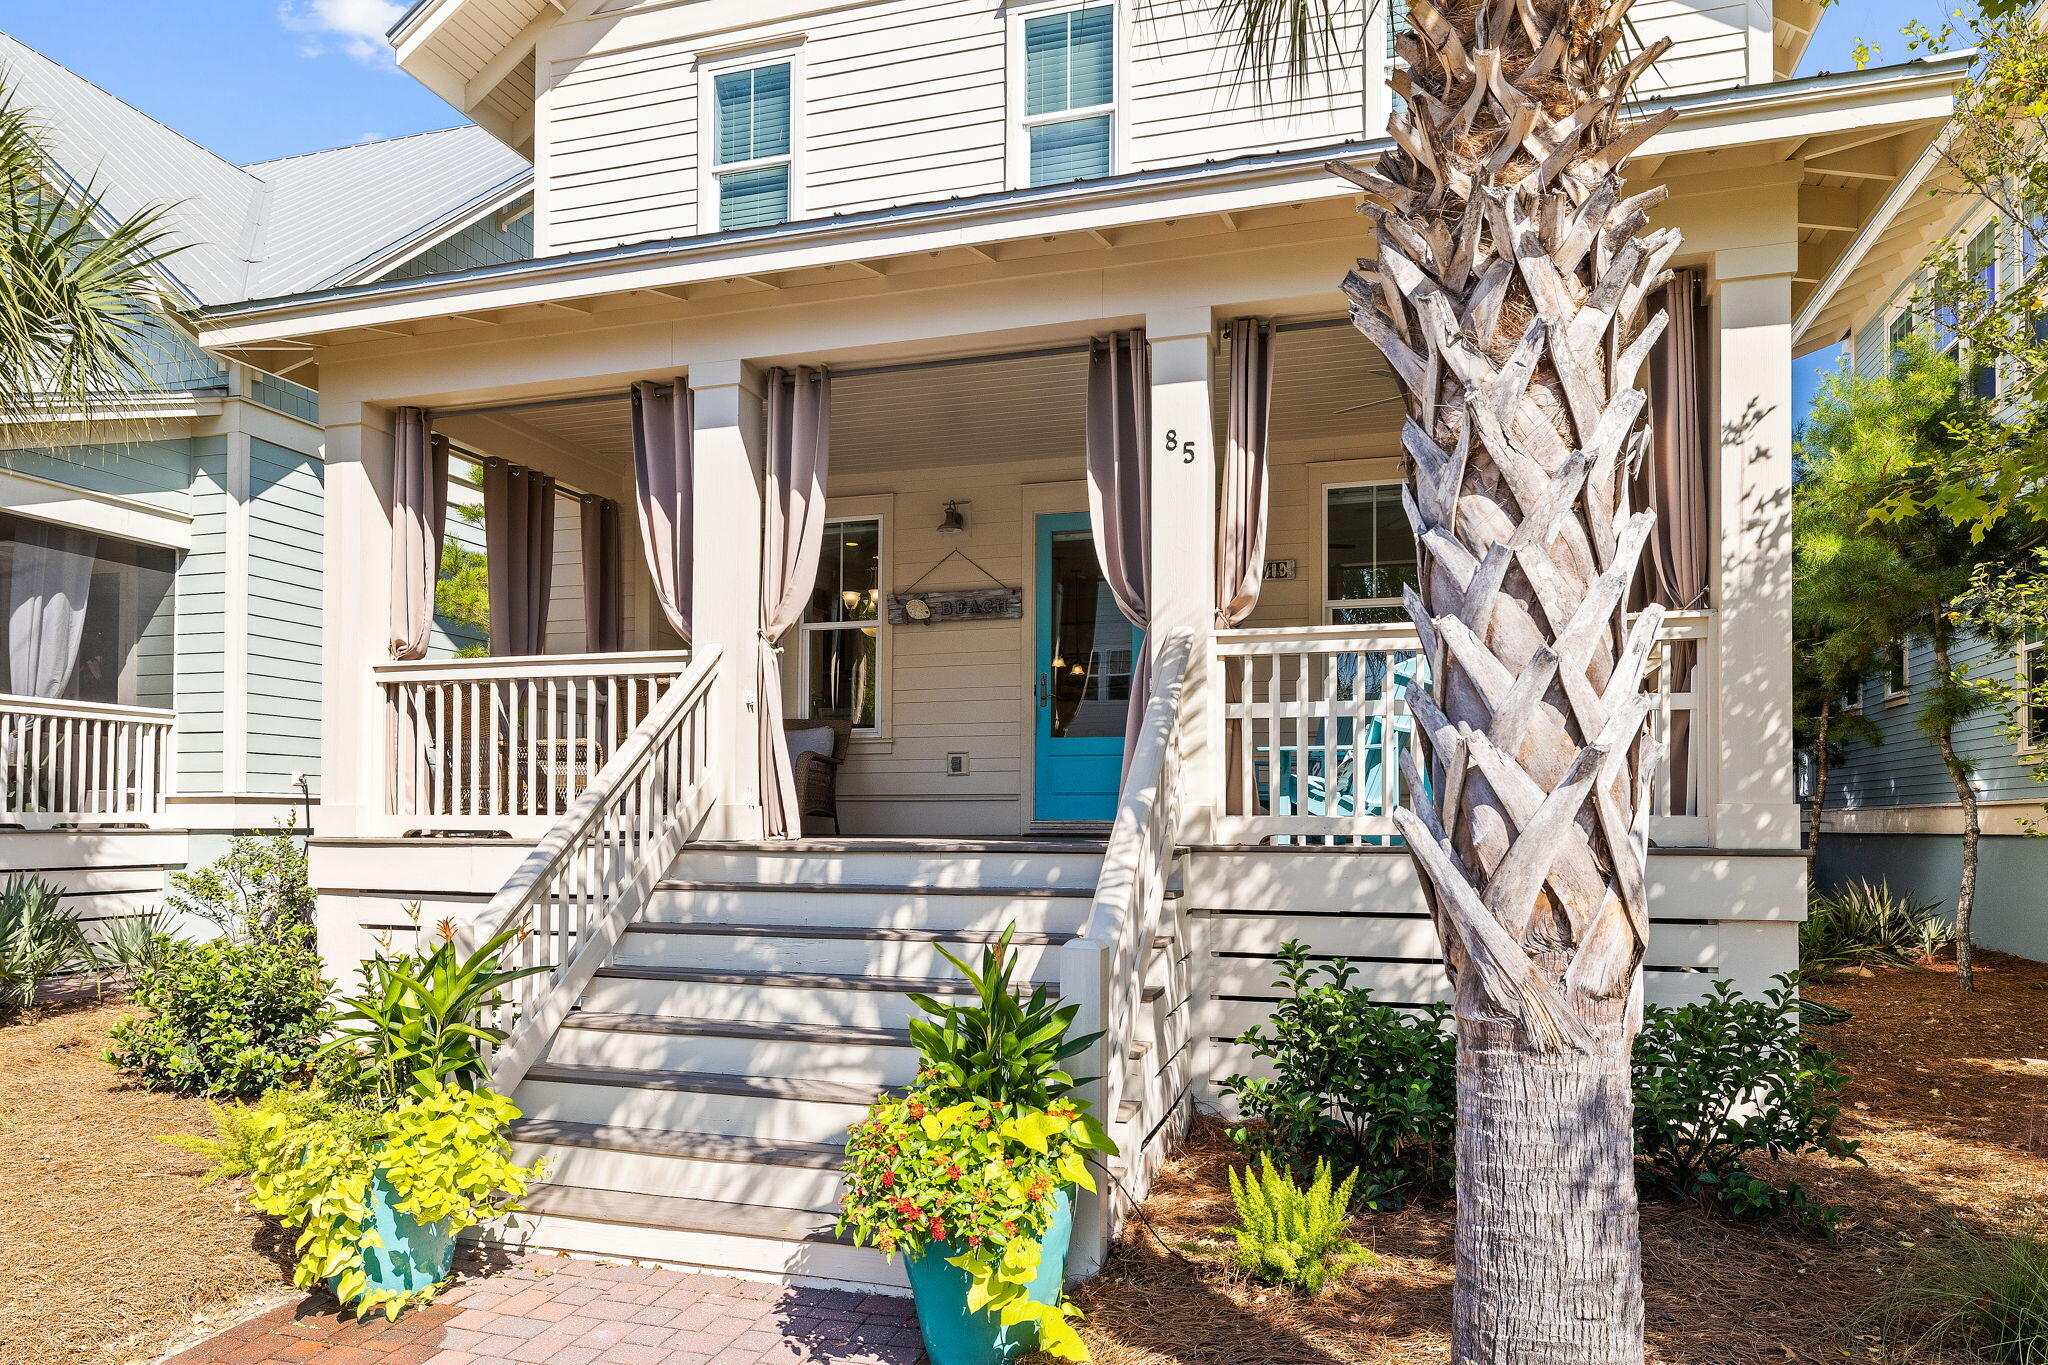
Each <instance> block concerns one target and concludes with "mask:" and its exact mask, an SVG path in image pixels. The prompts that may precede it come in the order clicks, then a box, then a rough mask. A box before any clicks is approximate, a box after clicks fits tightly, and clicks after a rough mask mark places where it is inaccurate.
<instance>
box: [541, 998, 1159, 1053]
mask: <svg viewBox="0 0 2048 1365" xmlns="http://www.w3.org/2000/svg"><path fill="white" fill-rule="evenodd" d="M561 1027H563V1028H580V1029H594V1030H598V1031H600V1032H607V1033H658V1034H663V1035H666V1036H668V1037H672V1038H750V1039H758V1040H760V1041H763V1042H777V1043H805V1044H810V1045H813V1046H819V1047H831V1046H835V1045H840V1046H851V1047H909V1046H911V1042H910V1030H909V1029H907V1028H867V1027H863V1026H861V1025H857V1024H794V1023H764V1022H761V1021H758V1020H753V1019H691V1018H686V1017H684V1016H682V1015H675V1014H605V1013H600V1012H595V1011H584V1010H576V1011H574V1012H573V1013H571V1014H570V1015H569V1017H568V1018H566V1019H564V1020H563V1021H562V1023H561ZM1151 1050H1152V1044H1151V1043H1150V1042H1148V1041H1145V1040H1143V1039H1140V1040H1139V1041H1137V1042H1134V1043H1132V1044H1131V1050H1130V1054H1129V1055H1130V1060H1132V1061H1134V1062H1137V1061H1143V1060H1144V1058H1145V1055H1146V1054H1147V1053H1149V1052H1150V1051H1151Z"/></svg>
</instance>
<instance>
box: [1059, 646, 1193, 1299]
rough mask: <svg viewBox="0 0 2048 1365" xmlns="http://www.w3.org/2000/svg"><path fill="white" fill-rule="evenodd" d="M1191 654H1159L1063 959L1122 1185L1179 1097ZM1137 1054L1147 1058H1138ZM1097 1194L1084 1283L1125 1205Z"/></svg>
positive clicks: (1085, 1230)
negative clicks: (1098, 866) (1182, 847)
mask: <svg viewBox="0 0 2048 1365" xmlns="http://www.w3.org/2000/svg"><path fill="white" fill-rule="evenodd" d="M1193 652H1194V636H1193V634H1192V633H1191V632H1190V631H1187V630H1177V631H1174V632H1173V633H1171V634H1170V635H1168V636H1166V638H1165V639H1164V640H1163V641H1162V642H1161V645H1160V649H1159V653H1158V655H1157V657H1156V658H1155V660H1154V663H1153V674H1152V690H1151V694H1150V696H1149V698H1148V699H1147V701H1146V703H1145V715H1144V719H1143V720H1142V721H1141V722H1140V725H1139V729H1138V734H1137V742H1136V744H1135V745H1134V746H1133V748H1132V750H1131V760H1130V764H1129V766H1128V767H1127V768H1126V770H1125V772H1124V780H1123V787H1122V790H1121V792H1120V793H1119V795H1118V798H1117V811H1116V823H1115V825H1114V826H1113V827H1112V828H1111V830H1110V835H1109V845H1108V847H1107V849H1106V850H1105V851H1104V853H1103V858H1102V874H1101V877H1100V878H1099V880H1098V881H1097V882H1096V887H1095V897H1094V900H1093V901H1092V902H1091V903H1090V905H1089V907H1088V918H1087V920H1086V922H1085V923H1084V924H1083V925H1082V928H1081V933H1080V935H1079V936H1078V937H1077V938H1076V939H1074V940H1073V941H1072V942H1070V943H1068V944H1067V945H1065V946H1064V947H1063V948H1061V950H1060V992H1061V994H1062V995H1063V996H1064V997H1065V998H1066V1000H1067V1001H1068V1002H1069V1003H1078V1004H1079V1005H1080V1006H1081V1009H1080V1012H1079V1014H1078V1015H1077V1016H1076V1019H1075V1025H1074V1027H1075V1031H1076V1032H1080V1033H1094V1032H1097V1031H1100V1032H1101V1034H1102V1037H1101V1038H1100V1039H1099V1040H1098V1041H1097V1042H1096V1043H1095V1045H1094V1046H1093V1047H1091V1048H1090V1049H1089V1050H1088V1051H1087V1053H1086V1054H1084V1055H1082V1056H1080V1057H1076V1058H1075V1059H1074V1060H1073V1061H1072V1062H1071V1063H1069V1065H1070V1067H1071V1068H1072V1069H1073V1070H1074V1072H1075V1073H1076V1074H1079V1075H1084V1076H1086V1075H1094V1076H1099V1077H1100V1079H1099V1080H1098V1081H1096V1082H1094V1084H1093V1086H1092V1087H1090V1088H1091V1089H1092V1090H1093V1091H1094V1093H1093V1094H1092V1095H1090V1096H1088V1098H1090V1099H1091V1100H1093V1102H1094V1104H1095V1112H1096V1113H1097V1114H1098V1115H1099V1116H1100V1117H1101V1119H1102V1121H1103V1122H1104V1123H1105V1124H1108V1125H1111V1126H1112V1128H1121V1129H1122V1136H1121V1138H1120V1141H1121V1143H1122V1146H1123V1151H1122V1153H1121V1156H1122V1166H1123V1169H1124V1171H1125V1172H1126V1174H1127V1175H1128V1174H1129V1173H1131V1172H1133V1171H1137V1170H1140V1169H1141V1168H1143V1167H1145V1165H1146V1163H1147V1157H1148V1154H1147V1152H1146V1150H1145V1148H1146V1146H1147V1145H1148V1144H1149V1143H1151V1142H1153V1141H1154V1139H1155V1137H1156V1135H1157V1134H1158V1132H1159V1129H1160V1125H1161V1124H1163V1122H1164V1121H1165V1119H1166V1118H1167V1116H1168V1111H1169V1110H1170V1109H1171V1107H1172V1105H1173V1104H1174V1103H1175V1102H1176V1100H1177V1098H1178V1091H1179V1090H1180V1089H1181V1088H1182V1087H1177V1086H1175V1085H1174V1084H1172V1081H1171V1075H1172V1068H1173V1067H1174V1066H1175V1065H1176V1063H1175V1060H1174V1058H1175V1055H1176V1053H1177V1051H1178V1049H1176V1048H1174V1047H1171V1046H1164V1044H1166V1043H1168V1042H1169V1041H1170V1040H1169V1039H1168V1038H1167V1037H1166V1036H1165V1034H1166V1032H1167V1030H1166V1029H1165V1028H1164V1027H1163V1021H1164V1020H1165V1019H1166V1018H1167V1017H1169V1016H1171V1015H1172V1014H1173V1013H1175V1012H1176V1011H1178V1010H1181V1009H1183V1008H1185V1002H1186V998H1187V992H1186V990H1184V989H1176V985H1177V983H1176V982H1175V981H1173V980H1172V979H1171V978H1173V977H1175V976H1177V975H1179V974H1181V973H1182V972H1183V970H1184V967H1183V958H1184V957H1185V953H1184V952H1183V950H1182V948H1181V937H1180V917H1179V916H1178V915H1176V914H1172V913H1170V911H1169V907H1170V906H1171V904H1172V900H1171V898H1170V896H1169V891H1170V889H1171V888H1170V886H1169V882H1170V881H1171V879H1172V877H1173V865H1174V857H1175V853H1176V851H1177V848H1178V834H1179V822H1180V748H1181V729H1182V699H1183V696H1184V694H1185V692H1186V689H1187V674H1188V664H1189V660H1190V659H1191V658H1192V657H1193ZM1155 959H1156V960H1159V961H1160V962H1162V964H1163V966H1162V971H1163V972H1164V973H1165V974H1166V975H1167V977H1168V978H1169V979H1168V980H1167V981H1166V982H1165V983H1164V984H1165V986H1166V989H1165V990H1164V991H1163V992H1162V993H1161V994H1160V995H1159V996H1158V997H1156V998H1155V999H1154V1000H1153V1001H1151V1002H1148V1001H1147V1000H1146V999H1145V995H1146V987H1147V977H1148V974H1149V973H1150V971H1151V969H1152V965H1153V963H1154V961H1155ZM1148 1011H1150V1012H1152V1013H1156V1015H1157V1017H1156V1018H1154V1017H1152V1014H1149V1013H1148ZM1138 1043H1145V1044H1149V1046H1148V1047H1145V1048H1142V1049H1136V1048H1135V1045H1136V1044H1138ZM1134 1049H1135V1050H1137V1051H1139V1052H1140V1053H1141V1056H1140V1059H1139V1061H1138V1062H1137V1063H1136V1065H1137V1066H1138V1067H1140V1068H1141V1069H1142V1074H1141V1076H1140V1078H1139V1083H1138V1084H1137V1085H1135V1086H1133V1085H1132V1084H1131V1078H1130V1071H1129V1068H1130V1066H1131V1063H1130V1061H1129V1058H1130V1057H1131V1055H1132V1052H1133V1051H1134ZM1154 1068H1158V1070H1156V1071H1155V1069H1154ZM1155 1081H1157V1082H1158V1083H1157V1084H1155V1083H1154V1082H1155ZM1134 1092H1135V1093H1134ZM1129 1183H1132V1182H1129V1181H1126V1184H1129ZM1098 1185H1099V1186H1100V1188H1099V1189H1098V1192H1097V1195H1096V1197H1095V1198H1093V1199H1089V1200H1084V1201H1083V1202H1082V1204H1081V1206H1080V1208H1079V1209H1078V1210H1077V1212H1076V1225H1075V1244H1076V1251H1077V1253H1078V1260H1079V1268H1080V1270H1081V1271H1082V1272H1083V1273H1085V1272H1086V1271H1087V1270H1088V1269H1091V1268H1092V1267H1093V1266H1095V1265H1096V1264H1098V1263H1099V1261H1100V1258H1101V1256H1102V1255H1103V1254H1104V1253H1106V1251H1107V1249H1108V1244H1109V1238H1110V1235H1111V1233H1112V1232H1113V1219H1112V1217H1111V1214H1112V1211H1113V1210H1114V1209H1115V1208H1116V1207H1117V1201H1118V1200H1119V1198H1120V1195H1119V1192H1118V1190H1117V1187H1116V1186H1115V1185H1113V1184H1111V1183H1110V1182H1108V1181H1099V1182H1098Z"/></svg>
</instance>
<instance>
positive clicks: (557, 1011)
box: [457, 650, 719, 1094]
mask: <svg viewBox="0 0 2048 1365" xmlns="http://www.w3.org/2000/svg"><path fill="white" fill-rule="evenodd" d="M718 660H719V656H718V652H717V651H716V650H711V651H707V652H705V653H703V654H700V655H699V656H698V657H697V658H695V659H694V660H692V661H691V662H690V663H689V665H688V667H687V668H686V669H685V670H683V672H682V675H681V676H680V677H679V678H678V679H676V681H675V682H673V683H671V684H669V685H668V686H667V688H666V690H664V691H661V692H659V693H658V694H657V693H656V692H655V689H656V688H657V687H659V686H660V683H659V680H658V679H652V678H650V679H648V680H647V681H645V682H644V683H635V684H633V686H635V687H639V686H644V687H645V688H646V689H647V692H648V693H649V694H650V695H652V696H654V697H655V700H654V701H653V702H652V704H651V705H650V706H649V708H648V710H647V712H646V714H645V716H644V717H643V718H642V719H641V720H640V722H639V723H638V724H637V725H635V726H634V727H633V728H632V729H631V730H629V731H627V732H626V733H625V734H624V735H623V736H622V737H621V738H619V740H618V741H617V743H616V745H615V746H613V747H612V749H611V752H610V756H609V758H608V759H607V761H606V762H605V764H604V766H603V767H602V768H600V769H599V770H598V771H597V772H596V774H595V775H593V776H592V777H591V778H590V779H589V781H588V782H587V783H586V784H585V785H584V786H583V789H582V790H581V791H580V792H579V793H578V794H577V795H576V798H575V799H574V800H573V801H571V802H570V803H569V806H568V810H567V812H566V813H565V814H564V815H563V816H562V817H561V819H560V820H559V821H558V822H557V823H556V824H555V826H554V828H553V829H551V830H549V831H548V833H547V834H546V835H545V836H544V837H543V838H542V839H541V841H540V842H539V843H538V844H536V845H535V846H534V849H533V851H532V852H531V853H529V854H527V855H526V857H525V858H524V859H523V860H522V861H521V862H520V864H519V867H518V870H517V871H515V872H514V873H513V874H512V877H511V879H510V880H509V881H507V882H506V883H505V886H504V888H503V889H502V890H500V891H499V892H498V894H497V895H496V896H494V897H492V899H491V903H490V904H489V905H488V906H486V907H485V908H484V909H483V911H482V912H481V913H480V914H478V915H476V916H474V917H472V918H469V919H466V920H463V921H461V922H459V923H458V925H457V933H458V936H459V940H458V941H459V942H461V943H462V944H463V945H464V946H465V948H466V949H468V948H474V947H475V946H477V945H479V944H482V943H485V942H488V941H489V940H490V939H492V938H494V937H496V936H497V935H499V934H501V933H503V932H505V931H506V930H507V929H521V930H524V931H525V933H523V934H522V935H521V936H520V938H519V939H517V940H516V941H515V942H514V943H513V944H512V945H511V946H510V947H509V948H508V949H507V951H506V954H505V959H504V960H505V963H506V965H508V966H521V967H536V966H543V965H545V966H549V967H552V968H553V970H552V971H549V972H545V973H542V974H540V975H538V976H530V977H527V978H525V979H524V980H522V981H518V982H516V983H514V984H513V986H512V987H511V988H510V991H509V992H508V993H509V995H510V1000H509V1002H508V1005H507V1009H506V1017H507V1019H508V1020H510V1023H509V1028H510V1030H511V1032H510V1035H509V1036H508V1037H507V1038H506V1040H505V1044H504V1046H503V1047H501V1048H499V1049H497V1051H496V1053H495V1055H494V1056H493V1057H492V1059H491V1081H492V1084H493V1085H495V1086H496V1087H497V1088H498V1089H499V1090H500V1091H501V1092H503V1093H506V1094H510V1093H511V1091H512V1089H513V1088H514V1087H515V1086H517V1085H518V1083H519V1079H520V1077H522V1076H524V1075H525V1074H526V1070H527V1068H528V1067H530V1066H532V1065H533V1063H534V1061H535V1060H536V1059H537V1058H538V1057H539V1056H540V1053H541V1049H542V1048H543V1047H545V1046H546V1044H547V1040H548V1039H549V1038H550V1037H551V1036H553V1034H554V1031H555V1029H556V1028H557V1027H558V1026H559V1025H560V1024H561V1022H562V1020H563V1018H564V1017H565V1016H567V1014H568V1013H569V1011H570V1010H571V1009H572V1008H573V1007H574V1006H575V1004H576V1001H577V1000H578V999H579V998H580V997H581V996H582V994H583V990H584V988H585V987H586V986H588V985H589V984H590V980H591V978H592V977H593V976H595V975H596V973H597V969H598V968H600V967H602V966H603V965H604V964H605V962H606V961H607V960H608V959H609V958H610V957H611V954H612V951H613V949H614V948H615V947H616V946H617V944H618V941H619V936H620V935H621V934H623V933H624V932H625V929H626V926H627V925H628V924H631V923H632V922H633V919H634V918H635V917H636V916H637V915H638V914H639V913H640V910H641V908H642V907H643V906H644V905H645V904H646V902H647V898H648V896H649V895H650V894H652V892H653V890H654V886H655V883H657V882H658V881H660V880H661V878H662V876H663V875H664V874H665V873H666V872H667V871H668V867H669V864H670V863H671V862H673V861H674V859H675V856H676V854H677V853H679V852H681V851H682V848H683V845H684V844H686V843H687V842H689V840H691V839H692V838H694V837H696V834H697V832H698V830H699V829H700V828H701V827H702V825H703V822H704V818H705V816H706V815H707V814H709V812H710V810H711V806H712V803H713V801H714V799H715V797H716V794H717V789H716V783H715V782H714V780H713V774H712V772H711V768H710V755H711V748H710V745H709V744H708V743H707V742H706V735H707V734H708V732H709V729H710V725H711V718H710V713H709V711H708V709H707V702H708V698H709V696H710V693H711V684H712V681H713V679H714V678H716V676H717V672H718Z"/></svg>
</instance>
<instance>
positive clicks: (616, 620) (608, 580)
mask: <svg viewBox="0 0 2048 1365" xmlns="http://www.w3.org/2000/svg"><path fill="white" fill-rule="evenodd" d="M581 502H582V507H581V508H580V509H579V510H580V512H581V515H582V533H583V536H582V539H583V647H584V649H586V650H588V651H589V652H590V653H592V654H616V653H618V652H619V651H620V650H621V649H624V648H625V640H626V566H625V562H624V558H623V556H622V554H621V551H620V548H619V505H618V504H617V503H615V502H613V501H612V500H611V499H610V498H600V497H597V496H596V495H594V494H585V495H584V497H583V498H582V499H581Z"/></svg>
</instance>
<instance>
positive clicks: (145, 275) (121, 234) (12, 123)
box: [0, 87, 179, 428]
mask: <svg viewBox="0 0 2048 1365" xmlns="http://www.w3.org/2000/svg"><path fill="white" fill-rule="evenodd" d="M178 249H179V248H178V247H177V245H176V244H174V243H173V242H172V240H171V238H170V235H169V233H168V232H167V230H166V227H165V216H164V210H163V209H161V208H151V209H144V210H142V211H140V212H136V213H132V214H129V215H127V216H126V217H117V216H115V215H114V214H113V213H112V212H111V211H110V209H109V206H108V204H107V200H106V195H105V193H104V192H103V191H102V190H101V189H100V188H99V187H98V186H96V185H91V184H88V185H85V186H83V187H74V186H72V185H71V184H70V183H69V182H68V180H67V179H66V177H65V176H64V175H63V174H62V173H61V172H60V171H59V170H58V168H57V167H56V165H55V164H54V163H53V162H52V160H51V158H50V153H49V150H48V146H47V144H46V142H45V140H44V137H43V133H42V129H41V128H40V127H39V126H38V124H37V123H36V121H35V118H34V116H33V114H32V113H31V111H30V110H28V109H27V108H26V107H24V106H22V105H21V104H19V103H17V102H16V101H15V99H14V98H13V96H12V95H11V94H10V93H9V92H8V91H7V90H6V89H5V88H4V87H0V421H6V422H9V423H15V424H27V425H29V426H31V428H32V427H33V426H34V424H36V423H38V422H39V421H43V420H46V419H48V418H51V417H53V416H56V415H60V414H64V413H75V414H80V415H83V416H86V417H88V418H89V417H90V416H91V415H92V414H93V412H94V411H95V410H97V409H101V408H104V407H105V406H106V404H107V401H108V399H109V398H111V397H112V396H114V395H117V394H120V393H124V392H127V391H130V390H132V389H134V388H135V387H136V386H137V384H138V382H139V381H141V380H142V378H143V377H144V375H145V374H146V371H147V368H148V364H149V358H150V349H151V348H150V341H151V337H150V334H151V331H152V329H153V328H154V327H155V326H157V325H158V322H159V320H160V319H162V318H164V317H165V316H166V315H167V314H168V312H169V310H168V308H167V306H166V304H165V301H164V300H163V298H162V296H161V293H160V291H159V290H158V288H157V282H156V273H157V268H158V267H159V266H160V265H161V264H162V262H163V261H164V260H165V259H166V258H167V257H169V256H170V255H171V254H172V253H173V252H175V251H176V250H178Z"/></svg>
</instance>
